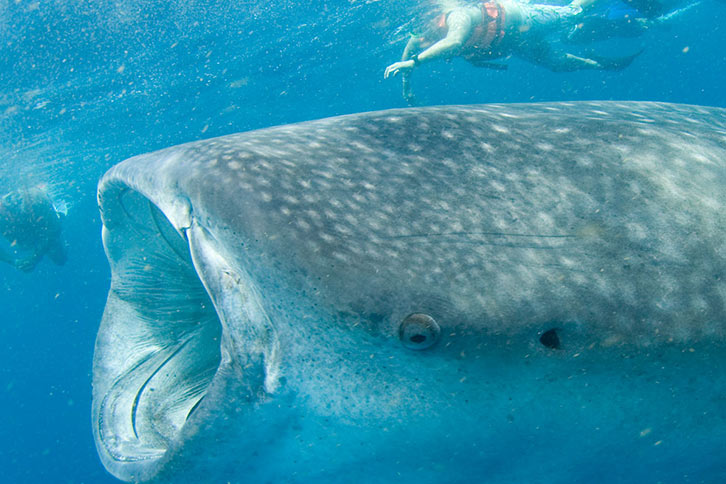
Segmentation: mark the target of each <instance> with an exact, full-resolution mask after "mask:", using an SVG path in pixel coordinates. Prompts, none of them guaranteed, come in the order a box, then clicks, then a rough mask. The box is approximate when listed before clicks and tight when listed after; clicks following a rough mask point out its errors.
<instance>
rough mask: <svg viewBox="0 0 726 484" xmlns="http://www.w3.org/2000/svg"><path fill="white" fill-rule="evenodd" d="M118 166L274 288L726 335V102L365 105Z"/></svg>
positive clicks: (408, 308) (337, 303)
mask: <svg viewBox="0 0 726 484" xmlns="http://www.w3.org/2000/svg"><path fill="white" fill-rule="evenodd" d="M114 181H121V182H123V183H126V184H128V185H130V186H132V187H135V188H137V189H140V190H141V191H143V192H145V193H147V194H150V197H154V196H156V197H157V198H158V196H157V195H153V194H154V193H158V192H162V191H164V192H166V193H168V192H169V190H168V188H169V187H171V188H172V191H173V192H174V194H175V195H174V196H178V197H185V198H188V199H189V200H190V201H191V205H192V211H193V213H194V216H195V217H198V218H199V219H200V220H202V221H203V223H205V224H206V225H207V226H209V227H211V229H212V230H215V231H216V236H217V238H218V239H219V240H221V241H222V243H224V244H226V246H228V247H238V246H240V244H244V247H245V250H244V251H237V252H236V253H235V255H236V256H237V257H238V258H239V263H240V264H244V265H248V266H253V267H255V268H262V270H261V271H260V272H263V273H264V274H262V275H260V276H259V277H260V284H261V285H263V286H264V285H265V284H273V283H274V284H287V285H289V287H291V288H294V289H295V290H297V291H300V292H301V293H303V292H305V293H310V292H306V291H312V289H314V290H315V294H316V297H318V298H319V300H320V302H321V303H324V304H327V305H328V306H329V307H331V308H333V309H334V310H336V311H341V312H345V311H353V312H355V311H357V312H376V313H383V314H393V313H396V312H397V311H398V312H412V311H416V310H418V308H417V307H416V306H417V305H419V306H420V305H421V304H422V303H421V301H422V300H423V301H425V300H428V299H431V298H433V297H436V298H440V299H443V300H445V301H447V304H446V307H447V308H449V309H447V311H448V313H446V314H436V315H435V316H436V317H437V320H440V321H441V323H442V325H443V326H447V325H449V326H451V325H472V326H476V327H482V326H483V327H486V328H490V329H492V330H496V331H498V332H507V331H516V330H517V329H518V328H521V327H522V326H524V325H527V324H530V323H534V322H538V321H546V320H578V321H585V322H587V324H590V325H593V326H594V327H598V328H602V329H606V330H607V331H609V332H611V333H613V334H616V335H627V336H628V337H630V338H633V339H638V338H639V339H641V340H643V341H646V342H648V341H652V340H654V339H663V340H669V339H681V338H686V337H688V338H694V337H709V338H723V337H724V336H725V334H724V333H725V330H724V326H725V325H726V310H725V309H724V308H725V307H726V233H725V230H726V229H725V227H726V215H725V214H726V210H725V208H726V190H724V186H726V112H724V111H723V110H719V109H715V108H700V107H692V106H677V105H669V104H657V103H633V102H627V103H626V102H623V103H615V102H591V103H557V104H535V105H509V106H505V105H489V106H464V107H434V108H420V109H403V110H391V111H382V112H374V113H365V114H356V115H350V116H343V117H338V118H331V119H325V120H320V121H313V122H307V123H301V124H296V125H289V126H281V127H276V128H269V129H265V130H259V131H253V132H249V133H242V134H238V135H230V136H226V137H222V138H216V139H211V140H207V141H200V142H196V143H190V144H187V145H182V146H180V147H174V148H170V149H168V150H164V151H161V152H157V153H153V154H150V155H143V156H141V157H137V158H134V159H131V160H129V161H127V162H125V163H123V164H121V165H119V166H118V167H116V168H114V169H112V170H111V171H110V172H109V173H108V174H107V175H106V178H105V179H104V181H103V182H102V188H101V190H103V184H104V183H111V182H114ZM156 202H157V204H158V205H159V206H161V207H162V209H163V207H164V204H165V201H164V200H156ZM230 250H232V251H233V252H234V249H230ZM253 271H254V269H253ZM266 278H267V279H266ZM442 312H444V311H443V310H442ZM453 315H456V317H455V318H454V316H453ZM384 320H385V318H384ZM376 324H379V323H376ZM373 329H374V330H377V329H380V330H386V329H385V328H383V329H381V328H373ZM389 329H390V328H389ZM390 331H393V330H392V329H390ZM618 337H619V336H618Z"/></svg>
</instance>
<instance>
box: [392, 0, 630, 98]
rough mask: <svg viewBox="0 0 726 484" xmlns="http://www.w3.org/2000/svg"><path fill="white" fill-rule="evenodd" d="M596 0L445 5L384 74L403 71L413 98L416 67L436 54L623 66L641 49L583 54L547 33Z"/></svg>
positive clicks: (487, 62)
mask: <svg viewBox="0 0 726 484" xmlns="http://www.w3.org/2000/svg"><path fill="white" fill-rule="evenodd" d="M593 1H594V0H574V1H573V2H571V3H570V4H568V5H565V6H555V5H538V4H529V3H522V2H517V1H515V0H489V1H478V2H476V3H466V4H457V5H454V6H452V7H449V8H446V9H444V11H443V13H441V14H440V15H439V16H437V17H436V18H435V19H433V22H431V24H430V25H429V27H428V29H427V30H426V31H425V32H424V33H423V34H422V35H416V36H412V37H411V39H410V40H409V41H408V44H407V45H406V48H405V49H404V51H403V56H402V60H401V61H399V62H395V63H393V64H391V65H390V66H388V67H387V68H386V71H385V73H384V77H385V78H388V77H392V76H395V75H397V74H399V73H400V74H402V75H403V96H404V98H406V100H408V101H409V102H411V100H412V93H411V88H410V82H409V76H410V74H411V72H412V71H413V69H414V68H416V67H418V66H419V65H421V64H423V63H426V62H430V61H433V60H436V59H449V58H452V57H462V58H464V59H465V60H467V61H469V62H470V63H471V64H473V65H475V66H477V67H489V68H498V69H505V68H506V65H504V64H497V63H493V62H491V61H492V60H494V59H499V58H504V57H508V56H512V55H514V56H517V57H520V58H522V59H525V60H527V61H530V62H532V63H534V64H538V65H541V66H543V67H546V68H547V69H550V70H552V71H556V72H565V71H576V70H582V69H600V70H619V69H623V68H625V67H626V66H628V65H629V64H630V63H631V62H632V61H633V59H634V58H635V57H636V56H637V55H638V54H635V55H630V56H627V57H620V58H606V57H600V56H594V55H589V56H588V57H580V56H577V55H574V54H571V53H569V52H564V51H560V50H557V49H553V48H552V46H551V45H550V41H549V38H548V36H549V35H551V34H554V33H558V32H564V31H568V30H569V29H570V28H572V27H574V26H575V25H577V23H578V22H580V21H581V19H582V18H583V8H584V7H587V6H589V5H590V4H591V3H592V2H593Z"/></svg>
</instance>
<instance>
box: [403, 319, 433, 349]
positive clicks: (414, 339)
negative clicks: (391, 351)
mask: <svg viewBox="0 0 726 484" xmlns="http://www.w3.org/2000/svg"><path fill="white" fill-rule="evenodd" d="M439 336H441V328H439V324H438V323H437V322H436V320H434V318H432V317H431V316H429V315H428V314H421V313H413V314H409V315H408V316H406V317H405V318H404V319H403V321H401V326H399V327H398V337H399V339H400V340H401V344H402V345H403V346H405V347H406V348H408V349H410V350H425V349H427V348H430V347H432V346H433V345H434V344H435V343H436V342H437V341H438V340H439Z"/></svg>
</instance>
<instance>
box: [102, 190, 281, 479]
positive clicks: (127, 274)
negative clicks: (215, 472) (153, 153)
mask: <svg viewBox="0 0 726 484" xmlns="http://www.w3.org/2000/svg"><path fill="white" fill-rule="evenodd" d="M104 196H105V198H104V209H105V210H104V243H105V245H106V250H107V252H108V256H109V260H110V261H111V266H112V273H113V276H112V285H111V291H110V293H109V298H108V302H107V307H106V311H105V313H104V318H103V321H102V330H101V331H100V332H99V338H98V340H97V342H96V357H95V362H94V366H95V368H94V432H95V433H96V441H97V446H98V448H99V453H100V455H101V456H102V459H103V461H104V463H105V464H106V466H107V467H108V468H109V470H111V471H112V472H113V473H114V474H115V475H116V476H117V477H119V478H121V479H125V480H135V479H139V478H141V479H146V478H147V477H149V476H150V475H153V474H154V473H155V472H156V469H157V468H158V467H159V465H158V464H160V463H161V462H163V461H164V460H165V459H164V457H165V455H166V457H167V458H168V453H169V451H170V450H172V449H173V447H174V442H175V440H178V438H179V437H180V433H181V432H182V431H183V428H184V426H185V424H186V423H187V421H188V420H189V419H190V417H191V416H192V415H193V414H194V413H195V412H197V411H198V410H199V409H200V408H201V407H203V405H204V403H205V402H204V400H205V395H207V393H208V391H209V389H210V387H211V386H213V381H214V377H215V374H217V373H218V372H219V371H220V367H222V368H224V371H223V372H222V373H225V375H226V376H227V377H229V373H230V371H232V372H235V371H236V370H235V368H237V369H239V368H242V367H244V368H243V369H240V370H239V371H237V372H238V373H239V375H235V378H239V379H244V380H245V383H244V387H245V392H247V393H248V398H247V399H246V400H247V401H251V400H253V399H256V398H258V397H259V395H260V394H264V393H265V390H266V389H267V388H269V386H274V382H273V383H270V381H271V380H274V374H275V372H274V370H272V371H268V370H269V369H270V367H271V363H270V362H271V361H272V360H274V355H273V353H274V351H273V349H271V348H273V347H274V344H272V343H271V342H272V341H273V339H274V338H272V336H271V330H270V328H269V325H263V326H264V327H263V328H259V327H258V328H254V327H253V326H254V324H255V320H256V321H260V320H262V321H265V322H266V316H265V314H264V311H262V310H261V307H260V306H259V299H258V298H257V297H256V296H255V293H254V289H252V286H251V284H249V283H248V281H245V280H244V277H243V276H241V275H240V274H239V272H238V271H234V270H232V269H231V268H230V267H228V266H226V265H225V264H226V262H225V261H224V259H223V258H222V257H221V256H220V254H219V253H217V252H215V251H214V249H213V247H212V245H213V241H211V240H210V238H209V237H208V234H206V232H204V231H203V229H201V228H199V227H198V226H192V227H187V228H185V229H184V230H183V231H182V232H180V231H178V230H177V229H176V228H175V227H174V226H173V225H172V223H171V222H170V221H169V219H167V217H166V216H165V215H164V213H162V211H161V210H160V209H159V208H158V207H157V206H156V205H155V204H154V203H152V202H151V201H150V200H149V199H147V198H146V197H145V196H144V195H142V194H140V193H139V192H137V191H135V190H133V189H129V188H128V187H123V186H118V187H111V188H110V189H109V190H107V191H106V192H104ZM200 265H201V266H204V267H203V269H204V270H201V271H198V268H199V266H200ZM204 273H206V275H203V274H204ZM210 294H214V296H213V297H210ZM229 325H233V326H237V327H239V326H240V325H244V326H246V328H247V330H246V334H247V335H248V336H249V339H248V340H247V341H244V342H239V341H233V340H232V339H230V338H228V337H226V336H225V335H226V334H228V333H229V331H227V330H226V329H229ZM225 328H226V329H225ZM245 352H246V354H245V355H241V353H245ZM272 366H274V365H272ZM266 376H267V377H268V378H267V380H266V379H265V378H266ZM266 384H267V386H266Z"/></svg>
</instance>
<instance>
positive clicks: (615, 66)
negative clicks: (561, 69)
mask: <svg viewBox="0 0 726 484" xmlns="http://www.w3.org/2000/svg"><path fill="white" fill-rule="evenodd" d="M643 50H645V49H641V50H639V51H638V52H636V53H635V54H631V55H627V56H624V57H606V56H600V55H596V54H590V53H588V54H587V58H588V59H592V60H594V61H595V62H597V63H598V64H599V65H600V69H602V70H604V71H621V70H623V69H625V68H626V67H628V66H629V65H630V64H632V63H633V60H635V58H636V57H638V56H639V55H640V54H642V53H643Z"/></svg>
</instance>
